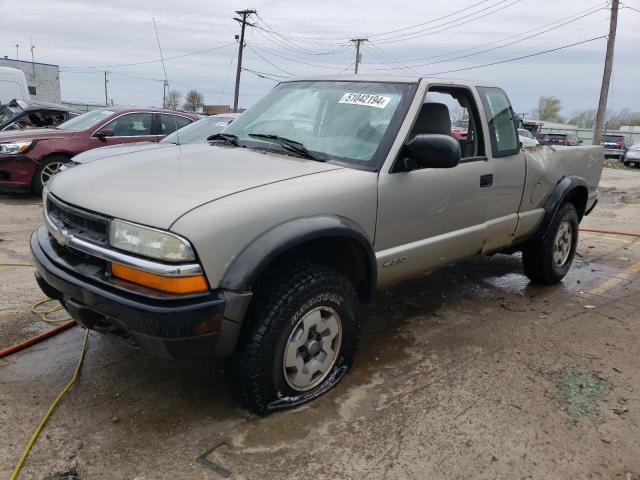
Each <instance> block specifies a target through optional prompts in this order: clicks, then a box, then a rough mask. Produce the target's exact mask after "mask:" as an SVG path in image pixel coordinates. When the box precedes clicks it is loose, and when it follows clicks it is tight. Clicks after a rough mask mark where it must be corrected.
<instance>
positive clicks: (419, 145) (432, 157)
mask: <svg viewBox="0 0 640 480" xmlns="http://www.w3.org/2000/svg"><path fill="white" fill-rule="evenodd" d="M404 148H405V151H406V152H407V153H408V154H409V155H408V157H409V158H408V159H406V160H405V162H404V166H405V169H407V170H412V168H410V167H413V169H415V168H453V167H455V166H456V165H458V163H459V162H460V157H461V156H462V153H461V151H460V144H459V143H458V141H457V140H456V139H455V138H453V137H450V136H449V135H438V134H420V135H416V136H414V137H413V138H412V139H411V140H409V141H408V142H407V143H406V144H405V146H404Z"/></svg>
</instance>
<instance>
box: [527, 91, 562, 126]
mask: <svg viewBox="0 0 640 480" xmlns="http://www.w3.org/2000/svg"><path fill="white" fill-rule="evenodd" d="M561 110H562V102H561V101H560V99H559V98H556V97H540V98H538V107H537V108H536V109H535V110H534V112H533V113H534V115H535V116H536V117H537V118H538V120H543V121H547V122H563V121H564V118H562V117H561V116H560V111H561Z"/></svg>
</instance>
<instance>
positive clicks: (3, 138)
mask: <svg viewBox="0 0 640 480" xmlns="http://www.w3.org/2000/svg"><path fill="white" fill-rule="evenodd" d="M77 133H78V132H68V131H66V130H56V129H55V128H26V129H24V130H17V131H16V130H8V131H6V132H0V143H6V142H18V141H21V140H49V139H52V138H69V137H73V136H74V135H76V134H77Z"/></svg>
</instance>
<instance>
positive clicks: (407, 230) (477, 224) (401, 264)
mask: <svg viewBox="0 0 640 480" xmlns="http://www.w3.org/2000/svg"><path fill="white" fill-rule="evenodd" d="M448 89H449V87H443V88H441V89H439V90H440V91H441V92H444V93H445V94H446V93H447V90H448ZM453 89H454V87H451V89H450V90H453ZM453 93H455V94H456V96H458V97H459V98H463V101H464V102H466V103H467V107H466V108H467V111H468V115H469V126H468V129H467V134H466V138H461V139H460V143H461V145H462V146H463V148H462V151H463V157H462V159H461V161H460V163H459V164H458V165H457V166H456V167H454V168H423V169H414V170H411V171H402V169H400V170H399V171H398V169H397V168H392V169H391V170H390V171H389V172H381V173H380V179H379V189H378V192H379V193H378V195H379V198H378V222H377V230H376V239H375V251H376V257H377V262H378V272H379V274H378V283H379V285H380V286H382V285H385V284H390V283H393V282H396V281H399V280H403V279H406V278H411V277H414V276H417V275H419V274H421V273H424V272H428V271H431V270H434V269H436V268H438V267H440V266H443V265H446V264H448V263H450V262H453V261H455V260H458V259H460V258H464V257H468V256H472V255H474V254H477V253H479V252H480V251H481V250H482V247H483V244H484V241H485V230H486V221H487V216H488V207H487V204H486V198H485V192H484V191H485V190H487V189H490V188H491V184H492V178H493V170H492V162H491V161H490V158H489V157H487V156H486V155H485V152H484V144H483V132H482V129H481V123H480V117H479V113H478V109H477V107H475V105H476V100H475V98H474V96H473V93H472V92H471V91H464V92H462V91H460V92H458V91H456V92H453ZM433 96H434V95H432V94H429V93H428V94H427V99H426V100H430V99H429V97H433ZM464 99H466V100H464ZM431 100H433V98H431ZM438 100H439V98H438ZM427 103H428V102H427ZM425 105H426V103H425V104H423V108H422V109H421V111H420V113H419V115H418V118H417V119H416V122H415V125H414V127H413V131H412V132H411V133H410V135H409V138H411V136H413V135H415V134H418V133H427V134H429V133H435V134H449V135H451V119H450V117H449V118H446V116H444V115H442V118H440V119H439V120H436V119H434V118H431V117H432V116H434V113H437V112H438V111H440V112H443V111H444V109H443V108H442V107H438V108H435V109H434V108H425ZM440 105H442V106H444V104H442V103H441V104H440ZM425 115H426V116H427V117H428V118H421V116H425ZM419 125H426V127H424V128H423V131H418V129H419V128H420V127H419ZM465 152H467V153H465ZM401 156H402V155H401ZM398 161H402V158H399V159H397V160H396V166H397V163H398Z"/></svg>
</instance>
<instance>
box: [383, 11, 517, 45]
mask: <svg viewBox="0 0 640 480" xmlns="http://www.w3.org/2000/svg"><path fill="white" fill-rule="evenodd" d="M508 1H510V0H501V1H499V2H498V3H495V4H493V5H490V6H489V7H486V8H483V9H481V10H478V11H477V12H473V13H470V14H469V15H464V16H462V17H460V18H456V19H453V20H450V21H448V22H445V23H442V24H440V25H436V26H433V27H429V28H427V29H424V30H418V31H416V32H410V33H408V34H402V35H395V36H391V37H387V38H381V39H378V40H377V43H378V44H384V43H397V42H403V41H406V40H413V39H415V38H421V37H427V36H429V35H434V34H436V33H440V32H444V31H447V30H451V29H453V28H457V27H460V26H462V25H467V24H469V23H471V22H475V21H476V20H481V19H483V18H485V17H488V16H489V15H493V14H494V13H496V12H501V11H503V10H504V9H506V8H509V7H511V6H512V5H515V4H516V3H520V2H521V1H522V0H515V1H513V2H511V3H509V4H507V5H503V4H504V3H506V2H508ZM502 5H503V6H502ZM495 7H499V8H495ZM491 8H495V9H494V10H490V11H488V12H486V13H484V14H483V15H479V16H477V17H473V16H474V15H477V14H478V13H481V12H485V11H486V10H488V9H491ZM469 17H473V18H470V19H469V20H466V21H464V22H460V20H463V19H465V18H469ZM456 22H460V23H456ZM452 24H455V25H452ZM445 25H448V26H446V27H445ZM440 27H444V28H440ZM438 29H439V30H438Z"/></svg>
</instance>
